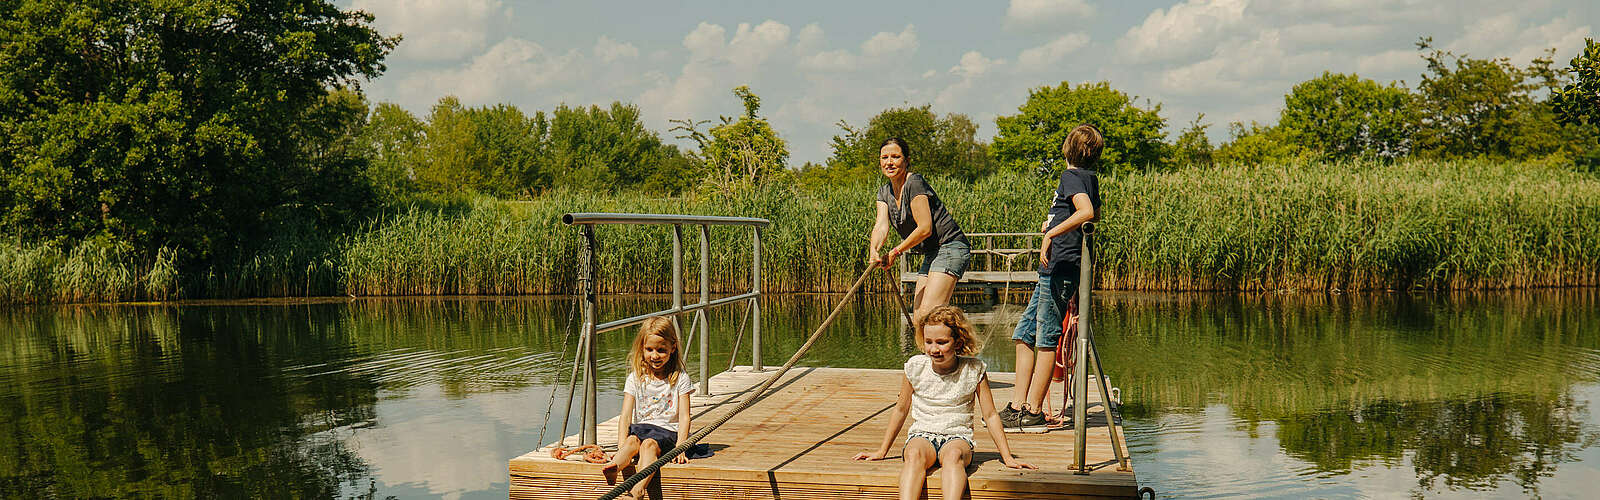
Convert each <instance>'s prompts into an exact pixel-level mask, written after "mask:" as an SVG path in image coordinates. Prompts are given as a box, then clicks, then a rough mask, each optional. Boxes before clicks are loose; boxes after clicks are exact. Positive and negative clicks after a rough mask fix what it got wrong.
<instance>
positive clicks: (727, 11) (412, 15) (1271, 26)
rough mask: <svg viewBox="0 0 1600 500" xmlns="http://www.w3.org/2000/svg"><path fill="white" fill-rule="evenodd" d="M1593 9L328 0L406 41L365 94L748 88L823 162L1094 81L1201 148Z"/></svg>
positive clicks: (709, 102) (1218, 0)
mask: <svg viewBox="0 0 1600 500" xmlns="http://www.w3.org/2000/svg"><path fill="white" fill-rule="evenodd" d="M1596 3H1597V2H1593V1H1587V0H1565V1H1547V0H1527V1H1518V2H1504V1H1483V0H1462V1H1420V0H1279V1H1272V2H1265V1H1251V0H1188V1H1182V2H1171V1H1160V2H1156V1H1142V0H1136V1H1125V2H1107V1H1102V0H1011V1H1009V2H1007V1H978V0H974V1H959V2H953V1H933V2H839V1H831V0H802V1H788V2H774V3H761V2H732V1H707V2H671V1H655V2H623V1H605V0H602V1H594V2H546V1H519V0H341V1H339V5H340V6H342V7H345V8H357V9H361V10H365V11H367V12H370V13H372V14H373V15H375V16H376V18H377V19H376V24H377V25H378V27H379V29H380V30H381V31H383V32H384V33H385V34H401V35H403V36H404V37H405V40H404V41H403V42H402V43H401V46H400V47H399V48H398V49H397V50H396V51H395V52H394V54H392V55H391V56H390V57H389V59H388V61H387V63H388V67H389V69H388V72H386V73H385V74H384V75H383V76H382V77H380V78H378V79H376V80H374V81H371V82H368V83H367V84H366V89H367V91H368V93H369V95H370V97H371V98H372V99H373V100H374V101H387V102H394V103H397V104H400V105H401V106H404V107H405V108H407V109H409V110H411V111H412V112H414V113H417V114H418V116H419V117H423V116H426V114H427V111H428V108H429V107H430V106H431V105H433V103H435V102H437V101H438V100H439V98H441V97H443V96H446V95H454V96H457V97H458V98H460V99H461V100H462V102H464V103H466V104H468V105H486V104H496V103H508V104H514V105H516V106H518V107H520V108H522V109H523V110H524V111H527V112H529V113H531V112H533V111H534V110H549V109H552V108H554V107H555V106H557V105H559V104H562V103H566V104H568V105H589V104H601V105H606V104H609V103H611V102H612V101H624V102H630V103H633V104H635V105H638V106H639V107H640V109H641V111H642V112H643V115H644V118H645V120H646V125H647V126H649V127H650V128H653V129H655V130H657V131H658V132H660V133H661V134H662V136H663V138H664V139H668V140H669V141H673V142H677V143H682V142H683V141H676V140H673V139H671V137H670V136H671V134H670V133H668V132H667V129H668V128H669V127H670V124H669V123H668V122H667V120H669V119H679V118H695V119H713V120H714V119H715V118H716V117H717V116H719V115H736V114H738V113H739V112H740V109H741V107H740V104H739V101H738V99H737V98H735V97H734V96H733V95H732V93H731V89H732V88H733V87H736V86H739V85H749V86H750V87H751V89H752V90H754V91H755V92H756V94H757V95H760V96H761V98H762V103H763V107H762V112H763V114H764V115H766V116H767V117H768V118H769V119H770V120H771V121H772V122H773V125H774V127H776V128H777V130H778V131H779V133H780V134H782V135H783V137H784V138H785V139H786V140H788V141H789V149H790V163H791V165H796V166H798V165H800V164H801V163H803V162H805V161H816V162H821V161H823V160H824V159H826V158H827V156H828V154H829V152H830V150H829V148H828V140H829V139H830V138H831V137H832V136H833V135H835V134H837V133H839V128H838V126H837V125H835V124H836V123H837V122H838V121H839V120H845V121H847V122H849V123H851V124H855V125H860V124H864V123H865V122H866V120H867V119H868V118H870V117H871V116H872V115H874V114H877V113H878V112H879V111H882V110H884V109H886V108H889V107H897V106H906V105H922V104H932V105H933V109H934V111H935V112H937V113H940V114H943V113H963V114H966V115H968V116H971V117H972V118H973V119H975V120H976V121H977V122H978V123H979V124H980V125H981V128H980V129H979V135H980V136H982V137H983V138H985V139H988V138H990V137H992V136H993V134H994V131H995V128H994V118H995V117H996V116H1001V115H1009V114H1014V113H1015V112H1016V109H1017V106H1019V105H1021V104H1022V103H1023V102H1024V101H1025V100H1026V99H1027V93H1028V89H1030V88H1036V87H1039V86H1042V85H1056V84H1059V83H1060V82H1062V81H1069V82H1072V83H1074V84H1076V83H1081V82H1093V81H1100V80H1105V81H1109V82H1111V85H1112V86H1113V87H1115V88H1117V89H1120V90H1123V91H1125V92H1128V93H1129V94H1133V95H1136V96H1139V97H1141V98H1142V99H1148V100H1149V101H1151V102H1154V103H1161V104H1162V116H1163V117H1165V118H1166V119H1167V123H1168V132H1169V133H1171V134H1176V132H1177V130H1179V129H1181V128H1183V127H1184V126H1186V125H1187V124H1188V123H1189V122H1190V121H1191V120H1193V119H1194V117H1195V115H1196V114H1197V113H1205V121H1206V122H1208V123H1212V124H1213V126H1212V128H1211V132H1212V134H1211V135H1212V137H1213V140H1219V139H1223V138H1224V137H1225V131H1226V124H1227V122H1230V121H1245V122H1249V121H1252V120H1253V121H1259V122H1262V123H1272V122H1274V121H1276V118H1277V110H1278V108H1279V107H1280V106H1281V105H1282V102H1283V95H1284V94H1285V93H1287V92H1288V91H1289V89H1290V88H1291V87H1293V85H1294V84H1295V83H1297V82H1301V81H1304V80H1307V79H1310V78H1313V77H1316V76H1317V75H1319V74H1321V72H1322V71H1323V70H1331V71H1335V72H1346V73H1349V72H1353V73H1357V74H1359V75H1361V76H1363V77H1367V78H1372V79H1374V80H1378V81H1380V82H1389V81H1395V80H1399V81H1403V82H1405V83H1406V84H1407V85H1408V86H1413V87H1414V86H1415V84H1416V82H1417V81H1418V79H1419V78H1418V77H1419V75H1420V74H1421V73H1422V72H1423V70H1424V67H1423V63H1422V61H1421V59H1420V58H1419V57H1418V53H1417V51H1416V50H1415V48H1414V46H1413V43H1414V42H1415V41H1416V40H1417V37H1419V36H1432V37H1433V39H1434V42H1435V45H1436V46H1438V47H1440V48H1444V49H1449V50H1452V51H1455V52H1456V53H1458V54H1460V53H1465V54H1468V55H1471V56H1473V57H1508V58H1510V59H1511V60H1512V61H1513V62H1515V63H1517V64H1519V65H1525V64H1527V62H1528V61H1529V60H1530V59H1532V58H1533V57H1536V56H1539V55H1541V54H1542V51H1543V50H1544V49H1546V48H1551V47H1554V48H1556V49H1557V50H1558V51H1557V54H1556V61H1557V63H1558V64H1559V65H1561V66H1563V67H1564V66H1566V63H1567V61H1568V60H1570V59H1571V58H1572V56H1573V55H1574V54H1575V53H1576V51H1577V50H1578V48H1580V47H1581V46H1582V44H1583V39H1584V38H1585V37H1591V38H1593V37H1596V36H1597V33H1596V30H1597V28H1600V7H1596Z"/></svg>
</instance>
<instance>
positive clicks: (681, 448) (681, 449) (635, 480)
mask: <svg viewBox="0 0 1600 500" xmlns="http://www.w3.org/2000/svg"><path fill="white" fill-rule="evenodd" d="M873 269H875V267H873V266H868V267H867V270H866V271H862V272H861V277H859V278H856V282H855V284H852V285H850V291H848V292H845V294H844V299H843V300H840V301H839V305H837V306H834V308H833V312H832V313H829V314H828V318H827V319H825V320H823V321H822V325H821V326H818V327H817V331H815V332H812V333H811V338H809V339H806V343H805V344H802V345H801V346H800V349H799V350H796V351H795V352H794V355H793V356H790V357H789V361H787V362H785V363H784V364H783V367H782V368H779V369H778V371H777V373H773V374H772V376H771V377H768V378H767V381H766V382H762V383H761V386H760V387H757V388H756V390H755V391H754V392H752V393H750V397H748V398H745V400H744V402H743V403H739V406H738V407H737V408H734V409H733V411H730V412H728V414H726V415H723V416H722V418H719V419H717V421H716V422H712V423H711V425H708V426H706V427H704V428H702V429H700V430H698V431H695V433H694V434H692V435H690V436H689V439H686V440H684V441H683V442H682V443H678V446H675V447H673V448H672V449H671V450H668V451H667V452H666V453H662V454H661V457H660V458H657V459H656V461H655V462H651V463H650V465H648V466H645V467H644V468H642V469H639V470H638V471H637V472H634V473H633V475H632V476H628V479H627V480H625V481H623V482H621V483H618V484H617V486H616V487H615V488H612V489H611V491H608V492H606V494H605V495H602V496H601V497H600V500H613V499H615V498H617V496H618V495H621V494H623V493H627V492H628V490H631V489H633V486H634V485H636V484H639V482H640V481H643V480H644V479H645V478H648V477H651V476H654V475H655V474H656V472H659V471H660V470H661V466H662V465H665V464H666V463H667V462H670V461H672V459H673V458H676V457H677V456H678V455H682V454H683V453H685V452H687V451H689V448H691V447H693V446H694V445H695V444H698V443H699V442H700V440H701V439H703V438H705V437H706V436H707V435H709V434H711V431H714V430H717V428H718V427H722V424H725V423H728V420H731V419H733V416H734V415H738V414H739V412H742V411H744V410H745V409H746V408H749V407H750V405H753V404H755V403H756V399H757V398H760V397H761V395H762V394H763V393H765V392H767V389H769V388H771V387H772V384H775V383H777V382H778V379H780V378H783V374H785V373H788V371H789V369H790V368H793V367H794V364H795V362H797V361H800V357H801V356H804V355H805V354H806V351H808V350H810V349H811V346H812V344H816V343H817V339H819V338H822V332H823V331H826V330H827V329H828V327H829V326H831V325H833V320H835V319H838V317H839V312H840V311H842V310H844V305H845V304H847V303H849V302H850V297H851V296H853V295H855V293H856V291H857V290H860V289H861V283H862V282H864V281H866V280H867V275H868V274H872V271H873ZM621 437H622V436H618V438H621Z"/></svg>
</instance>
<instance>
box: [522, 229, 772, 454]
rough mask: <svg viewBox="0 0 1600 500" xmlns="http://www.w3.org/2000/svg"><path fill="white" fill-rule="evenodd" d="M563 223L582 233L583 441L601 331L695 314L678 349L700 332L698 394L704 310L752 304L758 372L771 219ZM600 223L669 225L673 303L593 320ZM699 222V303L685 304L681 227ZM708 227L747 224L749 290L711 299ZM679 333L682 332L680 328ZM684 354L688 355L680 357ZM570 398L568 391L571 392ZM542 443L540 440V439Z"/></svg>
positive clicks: (704, 361)
mask: <svg viewBox="0 0 1600 500" xmlns="http://www.w3.org/2000/svg"><path fill="white" fill-rule="evenodd" d="M561 221H562V222H564V223H566V224H567V225H572V226H581V227H582V232H583V257H582V259H583V262H584V263H586V264H587V265H581V266H579V270H580V274H581V275H580V276H579V282H580V284H581V286H582V288H583V289H582V293H583V300H584V307H583V338H584V339H585V343H584V347H583V348H582V350H583V351H584V352H582V353H580V354H581V355H582V356H583V358H584V370H583V374H584V377H583V378H584V382H583V384H584V385H583V417H582V419H581V420H582V423H583V424H582V426H583V439H582V444H586V445H587V444H595V442H596V440H597V437H598V434H599V433H598V431H597V429H596V427H597V425H598V423H599V419H598V418H597V417H598V415H596V407H597V402H596V399H597V397H596V395H597V390H596V388H595V380H596V378H598V377H597V366H596V360H595V342H594V340H595V338H596V337H597V336H598V335H599V334H601V333H604V332H608V331H612V330H618V329H622V328H626V327H629V326H632V325H637V324H639V323H643V322H644V321H645V320H647V319H650V318H656V317H663V316H670V317H671V318H672V324H673V326H674V327H678V325H679V322H678V316H679V315H681V314H684V313H688V312H694V313H695V322H694V325H693V326H691V327H690V330H689V332H688V333H689V335H688V336H686V337H683V339H684V340H682V343H683V344H684V345H683V346H680V352H681V351H683V350H687V349H686V348H687V347H688V345H689V344H693V343H694V333H695V330H696V329H698V330H699V333H700V344H699V347H700V349H699V356H698V358H699V365H700V366H699V368H700V388H699V393H700V394H701V395H710V394H711V374H710V368H709V362H708V360H709V359H710V358H711V354H710V352H711V351H710V345H711V343H710V342H709V338H708V337H709V332H710V328H709V326H708V324H707V321H706V313H705V309H707V308H711V307H716V306H721V305H727V304H735V303H740V302H745V303H748V304H749V305H750V315H749V318H750V324H751V327H752V328H751V339H750V357H751V362H750V366H751V368H752V369H754V370H755V371H761V370H762V366H761V230H762V229H764V228H766V227H767V226H769V225H771V224H772V223H771V221H768V220H766V219H757V218H753V217H718V216H710V215H674V214H624V213H593V212H590V213H570V214H566V215H563V216H561ZM600 224H663V225H671V226H672V307H670V308H667V309H663V310H660V311H655V312H651V313H646V314H641V315H638V316H633V317H630V318H623V319H619V320H615V321H608V322H605V323H599V324H596V313H595V306H596V302H597V300H596V295H597V290H598V289H599V287H597V286H595V276H594V272H595V269H596V268H597V267H598V265H597V264H596V262H597V260H598V257H597V256H596V255H595V248H596V246H595V238H594V226H596V225H600ZM685 225H691V226H697V227H698V228H699V230H700V231H699V233H700V301H699V302H697V303H694V304H684V303H683V226H685ZM711 226H749V227H750V229H751V231H750V236H751V238H750V290H749V291H748V292H745V293H742V294H738V295H733V296H729V297H723V298H720V299H716V300H712V299H711V285H710V269H711V257H710V255H711V243H710V240H711V236H710V227H711ZM678 331H680V332H681V331H683V330H682V328H678ZM684 357H687V356H684ZM569 398H570V395H569ZM540 444H543V443H540Z"/></svg>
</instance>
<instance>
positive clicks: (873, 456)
mask: <svg viewBox="0 0 1600 500" xmlns="http://www.w3.org/2000/svg"><path fill="white" fill-rule="evenodd" d="M887 454H888V453H884V452H883V451H882V450H879V451H874V452H872V453H867V452H865V451H863V452H861V453H857V454H856V456H855V458H854V460H868V461H872V460H883V456H884V455H887Z"/></svg>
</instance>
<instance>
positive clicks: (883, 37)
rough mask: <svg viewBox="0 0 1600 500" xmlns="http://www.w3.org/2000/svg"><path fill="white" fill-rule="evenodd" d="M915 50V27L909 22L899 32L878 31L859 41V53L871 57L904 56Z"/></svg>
mask: <svg viewBox="0 0 1600 500" xmlns="http://www.w3.org/2000/svg"><path fill="white" fill-rule="evenodd" d="M916 51H917V28H916V27H915V26H912V25H909V24H907V25H906V27H905V29H902V30H900V32H899V33H889V32H882V33H878V34H876V35H872V38H868V39H867V41H865V42H862V43H861V54H862V55H864V56H867V57H872V58H881V57H896V56H904V55H908V54H910V53H912V52H916Z"/></svg>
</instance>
